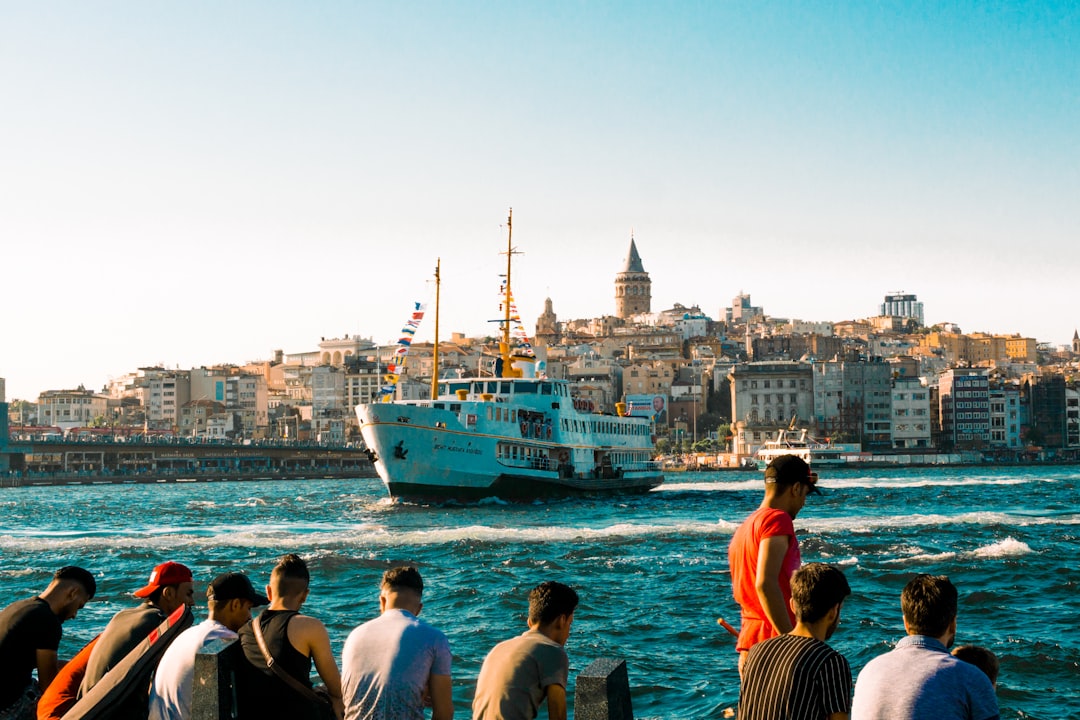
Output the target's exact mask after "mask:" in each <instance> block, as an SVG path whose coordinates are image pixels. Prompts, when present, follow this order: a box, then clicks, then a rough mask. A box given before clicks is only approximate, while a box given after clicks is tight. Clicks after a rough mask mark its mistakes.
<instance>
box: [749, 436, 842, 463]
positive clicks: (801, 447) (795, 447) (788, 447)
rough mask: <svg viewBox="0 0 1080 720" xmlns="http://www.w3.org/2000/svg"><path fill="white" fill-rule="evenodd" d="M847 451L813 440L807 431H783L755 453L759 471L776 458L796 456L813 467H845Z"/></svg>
mask: <svg viewBox="0 0 1080 720" xmlns="http://www.w3.org/2000/svg"><path fill="white" fill-rule="evenodd" d="M845 452H846V450H845V449H844V448H841V447H837V446H835V445H833V444H832V443H829V442H818V441H817V440H814V439H812V438H811V437H810V436H809V435H808V434H807V432H806V430H805V429H803V430H800V431H799V432H798V434H796V433H795V432H794V431H791V430H781V431H780V434H779V435H778V436H777V437H776V439H774V440H767V441H766V442H765V443H763V444H762V445H761V447H759V448H758V450H757V452H756V453H754V458H755V459H756V461H757V466H758V469H759V470H764V469H765V468H766V467H767V466H768V465H769V463H770V462H772V460H773V459H774V458H778V457H780V456H781V455H795V456H796V457H800V458H802V459H803V460H805V461H806V464H807V465H810V466H811V467H815V468H817V467H822V466H825V467H828V466H833V467H835V466H838V465H845V464H846V463H847V460H845V458H844V453H845Z"/></svg>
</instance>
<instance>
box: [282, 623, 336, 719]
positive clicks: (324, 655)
mask: <svg viewBox="0 0 1080 720" xmlns="http://www.w3.org/2000/svg"><path fill="white" fill-rule="evenodd" d="M297 626H299V627H297ZM294 627H295V628H296V629H297V630H299V631H300V632H299V633H298V635H299V637H297V638H296V640H299V642H293V638H292V637H291V636H290V637H289V642H292V644H293V647H295V648H296V649H297V650H300V651H301V652H304V653H306V654H307V656H308V657H310V658H311V659H312V660H313V661H314V663H315V670H317V671H318V673H319V677H320V678H322V681H323V683H324V684H325V685H326V691H327V692H328V693H329V694H330V704H331V705H333V706H334V715H335V716H337V718H338V720H341V718H343V717H344V716H345V704H344V703H343V702H342V700H341V673H339V672H338V666H337V663H336V662H334V653H333V651H332V650H331V649H330V634H329V633H327V632H326V626H325V625H323V624H322V623H321V622H319V621H318V620H316V619H315V618H313V617H308V616H307V615H298V616H296V617H294V618H293V619H292V622H290V623H289V631H290V633H291V631H292V630H293V628H294Z"/></svg>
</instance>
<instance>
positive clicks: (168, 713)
mask: <svg viewBox="0 0 1080 720" xmlns="http://www.w3.org/2000/svg"><path fill="white" fill-rule="evenodd" d="M764 480H765V493H764V498H763V500H762V502H761V505H760V507H759V508H758V509H757V510H756V511H755V512H754V513H752V514H751V515H750V516H749V517H748V518H747V519H746V520H745V521H744V522H743V523H742V525H740V527H739V528H738V529H737V530H736V532H735V533H734V535H733V536H732V540H731V543H730V545H729V548H728V563H729V567H730V572H731V580H732V588H733V594H734V597H735V600H736V601H737V602H738V603H739V606H740V609H741V627H740V629H739V630H738V631H734V629H733V632H735V633H736V634H737V636H738V639H737V642H736V650H737V651H738V653H739V662H738V667H739V674H740V679H741V684H740V693H739V704H738V710H737V714H738V718H739V719H740V720H779V719H785V720H847V719H848V718H849V717H850V718H855V720H920V719H922V718H929V717H933V718H943V719H946V720H993V719H994V718H998V717H999V713H998V706H997V699H996V695H995V687H996V681H997V673H998V664H997V659H996V658H995V657H994V655H993V653H992V652H990V651H989V650H987V649H985V648H979V647H973V646H964V647H961V648H957V649H956V650H954V651H953V652H952V653H950V652H949V647H950V646H951V645H952V644H953V641H954V640H955V638H956V635H957V619H956V618H957V605H958V591H957V589H956V587H955V586H954V585H953V584H952V583H951V582H950V581H949V579H948V578H946V577H943V576H931V575H917V576H915V577H914V578H912V579H911V580H910V582H908V583H907V585H906V586H905V587H904V589H903V592H902V593H901V597H900V601H901V611H902V615H903V622H904V628H905V630H906V632H907V636H906V637H904V638H903V639H901V640H900V641H899V642H898V643H897V644H896V646H895V648H894V649H892V650H891V651H889V652H886V653H884V654H883V655H880V656H879V657H876V658H874V659H873V660H871V661H870V662H869V663H868V664H867V665H866V666H865V667H864V668H863V669H862V671H861V672H860V673H859V676H858V679H857V681H855V682H854V683H853V682H852V674H851V668H850V665H849V664H848V662H847V660H846V659H845V658H844V657H843V655H841V654H840V653H839V652H837V651H835V650H833V649H832V648H831V647H829V645H828V644H827V642H826V641H827V640H828V639H829V638H831V637H832V635H833V633H834V632H835V631H836V629H837V627H838V626H839V624H840V617H841V613H842V610H843V604H844V601H845V599H846V598H847V597H848V596H849V595H850V594H851V588H850V586H849V585H848V582H847V579H846V578H845V576H844V573H843V572H842V571H841V570H840V569H839V568H837V567H835V566H832V565H827V564H824V563H809V564H806V565H803V564H802V558H801V555H800V551H799V543H798V540H797V538H796V535H795V529H794V524H793V521H794V519H795V517H796V516H797V515H798V513H799V512H800V510H802V508H803V507H804V506H805V504H806V501H807V499H808V498H809V496H810V495H813V494H819V493H820V490H819V488H818V477H817V475H816V473H813V472H812V471H811V470H810V467H809V466H808V465H807V464H806V463H805V462H804V461H803V460H802V459H800V458H798V457H796V456H794V455H785V456H782V457H779V458H776V459H775V460H773V461H772V462H771V463H770V464H769V466H768V467H767V468H766V470H765V478H764ZM194 583H195V578H194V577H193V576H192V573H191V571H190V570H189V569H188V568H187V567H186V566H184V565H182V564H180V563H177V562H172V561H170V562H165V563H162V564H161V565H158V566H157V567H155V568H154V570H153V572H152V573H151V575H150V579H149V582H148V584H147V585H146V586H145V587H142V588H140V589H138V590H136V591H135V592H134V595H135V596H136V597H137V598H140V599H141V600H142V603H141V604H140V605H138V606H136V607H133V608H128V609H125V610H122V611H120V612H119V613H117V614H116V615H115V616H114V617H113V618H112V620H110V622H109V623H108V624H107V625H106V627H105V628H104V630H103V631H102V632H101V634H100V635H99V636H98V637H96V638H95V639H94V640H93V641H92V642H91V643H90V644H89V645H87V646H86V647H85V648H83V650H82V651H80V653H79V654H78V655H76V657H75V658H73V659H72V660H71V661H70V662H68V663H67V664H64V665H61V663H60V662H59V661H58V659H57V648H58V647H59V642H60V638H61V630H62V628H61V626H62V623H63V622H65V621H66V620H70V619H73V618H74V617H75V616H76V614H77V613H78V611H79V610H80V609H81V608H82V607H83V606H84V605H85V604H86V602H88V601H89V600H90V599H92V598H93V597H94V594H95V592H96V582H95V580H94V577H93V575H92V574H91V573H90V572H88V571H87V570H84V569H82V568H78V567H65V568H61V569H60V570H58V571H57V572H56V574H55V576H54V578H53V580H52V582H51V583H50V584H49V586H48V587H47V588H46V589H45V590H44V591H43V592H42V593H41V594H39V595H38V596H36V597H34V598H30V599H26V600H20V601H17V602H15V603H12V604H11V605H9V606H8V607H6V608H5V609H3V610H2V611H0V663H2V665H0V668H2V672H0V720H35V719H36V720H60V719H61V718H62V717H63V715H64V713H65V712H66V711H67V710H68V709H70V708H71V707H73V706H74V705H75V704H76V703H77V702H79V701H80V698H84V697H87V696H88V695H90V696H92V693H93V692H94V688H95V686H98V685H99V684H102V685H105V684H108V683H110V682H116V678H115V677H114V676H115V675H116V673H113V675H112V676H110V672H111V671H113V669H114V668H119V669H124V668H125V667H126V666H125V665H124V663H125V658H129V660H130V656H129V653H139V652H142V651H145V650H146V648H147V638H148V636H150V637H157V635H155V633H161V636H162V638H164V637H165V636H166V635H168V634H169V633H168V630H167V629H165V630H164V632H163V628H165V625H168V624H169V623H171V622H173V621H176V620H177V618H187V622H188V624H190V622H191V619H190V609H189V608H190V607H191V606H192V605H193V604H194V599H195V594H194V587H195V584H194ZM309 586H310V575H309V572H308V568H307V565H306V564H305V562H304V560H303V559H302V558H300V557H299V556H297V555H294V554H288V555H285V556H283V557H282V558H281V559H280V560H279V561H278V562H277V564H276V565H275V566H274V568H273V570H272V571H271V573H270V581H269V584H267V585H266V587H265V591H264V592H262V593H260V592H258V591H257V590H256V589H255V587H254V586H253V584H252V583H251V581H250V579H249V578H248V577H247V576H246V575H244V574H242V573H238V572H227V573H224V574H221V575H218V576H217V577H215V578H214V579H213V580H211V581H210V583H209V584H208V585H207V588H206V598H207V608H208V613H209V615H208V617H207V619H206V620H205V621H203V622H202V623H200V624H198V625H194V626H193V627H190V628H188V629H186V630H184V631H183V632H180V633H179V634H176V635H175V636H174V637H171V636H170V637H169V644H168V646H167V649H165V650H164V652H163V653H162V654H160V660H159V661H157V662H155V663H153V664H151V665H150V666H149V667H140V669H139V672H145V676H144V677H137V678H135V679H134V680H132V679H131V678H124V677H121V678H120V680H121V681H124V680H127V681H131V682H136V683H137V687H136V688H135V692H132V693H130V694H129V695H128V696H127V697H126V698H125V699H124V701H123V702H122V703H120V704H117V705H116V706H115V707H112V706H110V708H109V710H110V712H109V713H108V714H107V716H108V717H115V718H118V719H121V718H122V719H123V720H140V719H145V718H149V719H150V720H184V719H187V718H191V717H192V692H193V690H192V685H193V676H194V664H195V656H196V654H197V653H198V652H199V650H201V649H202V648H204V647H206V646H208V645H209V644H210V643H212V642H214V641H216V640H221V639H238V640H239V648H240V651H239V653H238V654H239V655H240V657H239V658H238V663H237V670H236V702H237V712H238V714H237V717H238V718H239V719H240V720H249V719H251V720H254V719H256V718H259V719H261V718H270V717H287V718H290V720H294V719H299V720H331V719H333V720H342V718H346V719H347V720H390V719H394V720H397V719H399V718H401V719H405V720H412V719H415V720H423V718H424V717H425V712H427V711H428V710H429V711H430V716H431V718H432V720H447V719H448V718H452V717H453V715H454V707H453V702H452V698H451V694H452V686H451V652H450V647H449V643H448V641H447V638H446V636H445V635H444V634H443V633H442V632H441V631H440V630H438V629H437V628H435V627H433V626H431V625H429V624H427V623H426V622H424V621H423V620H420V619H419V615H420V613H421V611H422V609H423V592H424V582H423V579H422V578H421V576H420V573H419V571H418V570H417V569H416V568H414V567H410V566H399V567H394V568H391V569H389V570H387V571H386V572H385V573H384V574H383V577H382V581H381V583H380V586H379V607H380V615H379V616H378V617H376V618H374V619H372V620H369V621H368V622H365V623H363V624H361V625H360V626H359V627H357V628H355V629H354V630H353V631H352V632H351V633H350V634H349V636H348V638H347V639H346V641H345V644H344V648H343V651H342V654H341V658H340V665H339V664H338V662H337V661H336V659H335V658H334V656H333V654H332V651H331V646H330V638H329V635H328V633H327V630H326V627H325V625H324V624H323V623H322V622H321V621H319V620H318V619H316V618H313V617H310V616H307V615H304V614H302V613H301V610H302V607H303V605H304V603H305V601H306V600H307V598H308V592H309ZM528 603H529V614H528V621H527V624H528V630H527V631H526V632H524V633H523V634H522V635H519V636H517V637H514V638H511V639H509V640H505V641H503V642H501V643H499V644H497V645H495V647H494V648H493V649H492V650H491V651H490V653H489V654H488V655H487V657H486V659H485V660H484V662H483V665H482V667H481V670H480V674H479V676H478V678H477V684H476V691H475V695H474V698H473V700H472V717H473V719H474V720H504V719H505V720H518V719H519V718H520V719H525V720H531V719H532V718H535V717H536V716H537V714H538V712H539V709H540V707H541V706H542V705H544V704H546V706H547V713H548V717H549V718H551V719H552V720H565V718H566V717H567V696H566V686H567V682H568V679H569V677H568V676H569V659H568V657H567V654H566V651H565V645H566V641H567V639H568V637H569V635H570V631H571V627H572V625H573V622H574V613H575V610H576V608H577V605H578V595H577V593H576V592H575V591H574V589H573V588H571V587H569V586H567V585H564V584H562V583H559V582H554V581H548V582H544V583H541V584H540V585H538V586H536V587H535V588H533V590H532V591H531V592H530V593H529V598H528ZM262 606H265V608H266V609H264V610H263V611H262V612H261V613H260V614H259V615H258V616H257V617H255V618H254V619H252V615H251V611H252V609H253V608H256V607H262ZM163 623H164V624H165V625H163ZM129 664H130V663H129ZM313 666H314V669H315V671H316V672H317V674H318V676H319V678H320V680H321V682H322V685H320V686H319V687H315V686H314V685H313V683H312V681H311V679H310V675H311V670H312V667H313ZM339 668H340V670H339ZM35 670H36V673H37V679H36V681H35V679H34V677H33V674H34V672H35ZM734 713H735V711H732V714H734Z"/></svg>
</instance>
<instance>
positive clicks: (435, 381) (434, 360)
mask: <svg viewBox="0 0 1080 720" xmlns="http://www.w3.org/2000/svg"><path fill="white" fill-rule="evenodd" d="M441 265H442V258H436V259H435V343H434V345H433V346H432V352H431V399H432V400H438V399H439V290H440V289H441V282H440V280H439V267H440V266H441Z"/></svg>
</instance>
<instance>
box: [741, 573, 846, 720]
mask: <svg viewBox="0 0 1080 720" xmlns="http://www.w3.org/2000/svg"><path fill="white" fill-rule="evenodd" d="M850 594H851V588H850V587H849V586H848V582H847V578H845V577H844V573H843V572H841V571H840V570H839V569H838V568H835V567H833V566H832V565H825V564H823V563H810V564H809V565H804V566H802V567H801V568H799V569H798V570H796V571H795V573H794V574H793V575H792V576H791V607H792V609H793V610H794V611H795V628H794V629H793V630H792V631H791V632H790V633H787V634H786V635H778V636H777V637H774V638H769V639H768V640H763V641H761V642H759V643H757V644H756V645H754V647H752V648H750V652H749V653H747V656H746V665H745V666H744V667H743V673H742V686H741V688H740V691H739V720H771V719H772V718H786V720H848V714H849V713H850V711H851V667H850V666H849V665H848V662H847V659H845V658H844V656H843V655H841V654H840V653H838V652H836V651H835V650H833V649H832V648H830V647H829V646H828V645H826V644H825V641H826V640H828V639H829V638H830V637H832V634H833V632H835V631H836V628H837V626H838V625H839V624H840V609H841V607H842V606H843V604H844V599H845V598H846V597H847V596H848V595H850Z"/></svg>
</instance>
